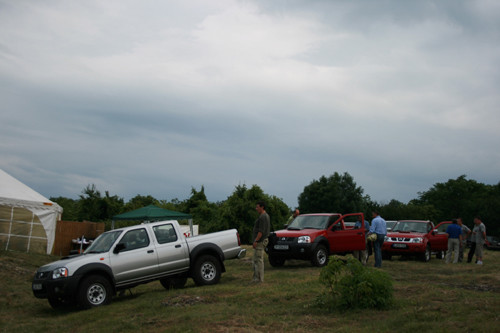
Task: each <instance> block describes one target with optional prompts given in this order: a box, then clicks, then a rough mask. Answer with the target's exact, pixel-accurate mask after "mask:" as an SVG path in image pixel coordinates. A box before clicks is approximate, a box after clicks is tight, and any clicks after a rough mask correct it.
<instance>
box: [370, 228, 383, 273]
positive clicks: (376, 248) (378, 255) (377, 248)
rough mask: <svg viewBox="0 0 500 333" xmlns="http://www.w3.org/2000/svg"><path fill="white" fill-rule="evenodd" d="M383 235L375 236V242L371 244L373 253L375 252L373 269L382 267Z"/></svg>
mask: <svg viewBox="0 0 500 333" xmlns="http://www.w3.org/2000/svg"><path fill="white" fill-rule="evenodd" d="M384 238H385V235H383V234H377V240H376V241H375V242H373V252H375V267H382V244H384Z"/></svg>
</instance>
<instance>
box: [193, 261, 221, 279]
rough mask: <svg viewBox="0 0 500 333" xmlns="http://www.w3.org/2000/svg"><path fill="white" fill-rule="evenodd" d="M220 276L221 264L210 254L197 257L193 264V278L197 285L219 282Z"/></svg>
mask: <svg viewBox="0 0 500 333" xmlns="http://www.w3.org/2000/svg"><path fill="white" fill-rule="evenodd" d="M220 276H221V264H220V262H219V260H218V259H217V258H215V257H214V256H212V255H204V256H201V257H199V258H198V259H197V260H196V261H195V263H194V266H193V280H194V282H195V283H196V284H197V285H198V286H204V285H211V284H217V283H219V280H220Z"/></svg>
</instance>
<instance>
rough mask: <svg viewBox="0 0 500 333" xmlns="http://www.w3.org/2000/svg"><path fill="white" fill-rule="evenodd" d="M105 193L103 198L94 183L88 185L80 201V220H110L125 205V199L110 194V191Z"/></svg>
mask: <svg viewBox="0 0 500 333" xmlns="http://www.w3.org/2000/svg"><path fill="white" fill-rule="evenodd" d="M105 194H106V196H105V197H104V198H103V197H101V192H99V191H98V190H97V188H96V186H95V185H94V184H92V185H87V187H86V188H85V189H83V191H82V194H80V200H79V201H78V220H79V221H93V222H101V221H108V220H111V218H112V217H113V216H114V215H116V214H118V213H119V212H120V211H121V209H122V207H123V199H122V198H120V197H118V196H116V195H114V196H110V195H109V192H108V191H106V193H105Z"/></svg>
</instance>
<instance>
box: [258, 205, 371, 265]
mask: <svg viewBox="0 0 500 333" xmlns="http://www.w3.org/2000/svg"><path fill="white" fill-rule="evenodd" d="M358 218H360V219H361V221H362V222H363V223H361V228H359V229H355V228H354V227H353V226H352V225H353V222H355V221H356V220H357V219H358ZM367 232H368V230H366V229H365V228H364V216H363V213H353V214H345V215H342V214H332V213H321V214H301V215H299V216H297V217H296V218H295V219H294V220H293V221H292V222H291V223H290V224H289V225H288V226H287V228H286V229H284V230H278V231H275V232H272V233H271V236H270V237H269V244H268V245H267V248H266V252H267V254H268V258H269V263H270V264H271V266H273V267H279V266H283V265H284V264H285V261H286V260H289V259H299V260H311V262H312V264H313V265H315V266H318V267H322V266H325V265H326V264H327V263H328V256H329V255H330V254H333V253H341V254H345V253H348V252H352V251H358V250H364V249H365V248H366V241H365V234H366V233H367Z"/></svg>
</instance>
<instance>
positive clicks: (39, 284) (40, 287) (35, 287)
mask: <svg viewBox="0 0 500 333" xmlns="http://www.w3.org/2000/svg"><path fill="white" fill-rule="evenodd" d="M33 290H42V284H41V283H34V284H33Z"/></svg>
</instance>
